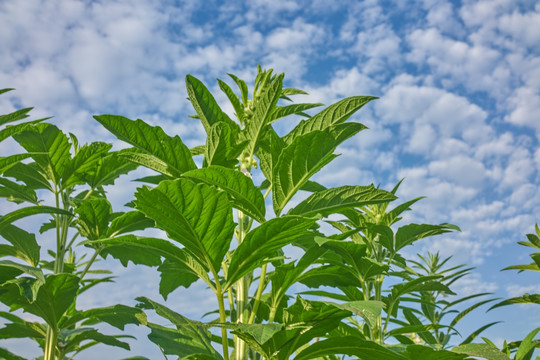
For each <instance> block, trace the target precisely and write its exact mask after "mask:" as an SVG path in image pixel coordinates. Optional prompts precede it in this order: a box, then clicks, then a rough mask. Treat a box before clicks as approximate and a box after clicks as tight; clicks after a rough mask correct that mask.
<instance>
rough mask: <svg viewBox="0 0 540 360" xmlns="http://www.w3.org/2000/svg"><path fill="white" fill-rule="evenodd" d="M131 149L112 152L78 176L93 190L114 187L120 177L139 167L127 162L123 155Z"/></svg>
mask: <svg viewBox="0 0 540 360" xmlns="http://www.w3.org/2000/svg"><path fill="white" fill-rule="evenodd" d="M130 150H131V149H125V150H121V151H116V152H110V153H108V154H107V155H106V156H105V157H103V158H101V159H99V160H98V161H97V162H95V163H92V165H93V166H92V167H90V168H87V169H85V171H84V172H82V173H80V174H78V175H79V176H80V177H81V178H82V179H83V180H84V181H85V182H86V183H87V184H88V185H89V186H90V187H91V188H92V189H96V188H99V187H101V186H105V185H114V181H115V180H116V179H117V178H118V177H119V176H120V175H124V174H127V173H128V172H130V171H132V170H135V169H136V168H137V167H138V165H137V164H135V163H132V162H130V161H126V159H125V158H124V157H122V154H124V153H126V152H129V151H130Z"/></svg>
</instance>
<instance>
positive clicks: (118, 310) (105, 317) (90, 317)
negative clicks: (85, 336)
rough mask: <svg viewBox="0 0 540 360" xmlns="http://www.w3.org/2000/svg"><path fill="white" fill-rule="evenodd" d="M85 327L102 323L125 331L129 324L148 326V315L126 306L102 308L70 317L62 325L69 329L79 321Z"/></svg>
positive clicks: (80, 312)
mask: <svg viewBox="0 0 540 360" xmlns="http://www.w3.org/2000/svg"><path fill="white" fill-rule="evenodd" d="M83 320H85V321H84V322H83V325H94V324H97V323H100V322H106V323H107V324H109V325H112V326H114V327H115V328H117V329H120V330H124V328H125V326H126V325H127V324H135V325H139V324H142V325H146V322H147V321H146V314H145V313H144V311H142V310H141V309H138V308H134V307H131V306H126V305H113V306H108V307H102V308H95V309H90V310H86V311H79V312H77V313H76V314H75V315H73V316H71V317H69V318H68V319H67V321H65V322H63V323H62V327H64V328H68V327H71V326H74V325H75V324H77V323H78V322H79V321H83Z"/></svg>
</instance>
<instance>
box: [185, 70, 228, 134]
mask: <svg viewBox="0 0 540 360" xmlns="http://www.w3.org/2000/svg"><path fill="white" fill-rule="evenodd" d="M186 88H187V93H188V96H189V100H190V101H191V104H192V105H193V108H194V109H195V111H196V112H197V115H198V117H199V120H201V122H202V124H203V127H204V130H205V131H206V133H207V134H208V133H209V131H210V128H211V127H212V126H213V125H214V124H216V123H218V122H225V123H226V124H227V125H229V126H230V127H231V128H234V127H236V128H237V129H238V125H237V124H236V123H235V122H234V121H232V120H231V119H230V118H229V116H227V114H225V113H224V112H223V110H221V108H220V107H219V105H218V104H217V102H216V100H215V99H214V97H213V96H212V94H211V93H210V91H208V89H207V88H206V86H204V84H203V83H202V82H201V81H200V80H199V79H197V78H195V77H193V76H191V75H187V76H186Z"/></svg>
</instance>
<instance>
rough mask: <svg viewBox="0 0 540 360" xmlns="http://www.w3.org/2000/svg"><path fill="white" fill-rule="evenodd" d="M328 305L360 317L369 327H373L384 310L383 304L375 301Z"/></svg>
mask: <svg viewBox="0 0 540 360" xmlns="http://www.w3.org/2000/svg"><path fill="white" fill-rule="evenodd" d="M330 304H332V305H333V306H335V307H337V308H339V309H343V310H347V311H350V312H352V313H353V314H356V315H358V316H361V317H362V318H363V319H364V320H365V321H366V323H367V324H368V325H369V326H370V327H373V326H375V324H376V323H377V319H378V318H379V316H380V315H381V311H382V310H383V309H384V303H383V302H381V301H376V300H358V301H349V302H346V303H342V304H334V303H330Z"/></svg>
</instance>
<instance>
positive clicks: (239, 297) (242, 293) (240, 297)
mask: <svg viewBox="0 0 540 360" xmlns="http://www.w3.org/2000/svg"><path fill="white" fill-rule="evenodd" d="M245 221H246V217H245V215H244V213H243V212H242V211H238V245H240V244H241V243H242V241H243V240H244V237H245V231H246V229H244V222H245ZM248 288H249V284H247V277H246V276H243V277H242V278H241V279H240V280H238V282H237V283H236V309H237V316H238V320H237V323H241V324H245V323H246V322H247V320H248V312H247V310H248V309H247V301H248ZM234 340H235V343H234V345H235V354H236V359H237V360H244V359H245V352H246V350H247V349H246V343H245V342H244V341H243V340H242V339H240V338H239V337H235V339H234Z"/></svg>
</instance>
